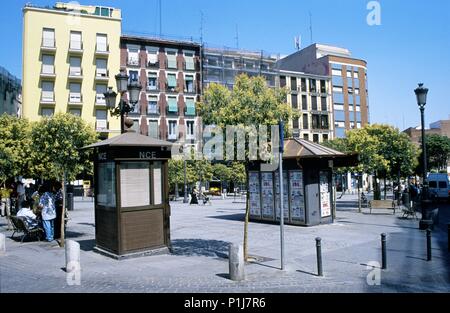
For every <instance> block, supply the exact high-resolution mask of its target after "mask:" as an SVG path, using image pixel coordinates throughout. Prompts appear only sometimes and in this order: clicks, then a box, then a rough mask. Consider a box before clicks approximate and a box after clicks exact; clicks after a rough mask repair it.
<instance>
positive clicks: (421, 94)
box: [414, 83, 430, 230]
mask: <svg viewBox="0 0 450 313" xmlns="http://www.w3.org/2000/svg"><path fill="white" fill-rule="evenodd" d="M414 92H415V94H416V97H417V105H418V106H419V109H420V117H421V127H422V157H423V161H422V162H423V172H422V177H423V188H422V205H421V206H422V219H421V220H420V224H419V227H420V229H422V230H423V229H427V228H428V227H429V225H430V221H428V220H427V219H426V218H427V208H428V205H429V204H430V200H429V199H428V177H427V172H428V170H427V147H426V141H425V105H426V104H427V95H428V88H424V87H423V84H422V83H420V84H419V87H418V88H417V89H415V90H414Z"/></svg>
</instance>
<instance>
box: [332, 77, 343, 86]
mask: <svg viewBox="0 0 450 313" xmlns="http://www.w3.org/2000/svg"><path fill="white" fill-rule="evenodd" d="M332 82H333V86H338V87H342V86H344V80H343V79H342V77H341V76H333V78H332Z"/></svg>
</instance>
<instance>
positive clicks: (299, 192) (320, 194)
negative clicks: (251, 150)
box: [249, 139, 358, 226]
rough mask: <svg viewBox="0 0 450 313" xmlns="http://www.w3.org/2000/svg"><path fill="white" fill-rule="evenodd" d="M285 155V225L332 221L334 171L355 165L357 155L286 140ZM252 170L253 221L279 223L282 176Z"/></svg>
mask: <svg viewBox="0 0 450 313" xmlns="http://www.w3.org/2000/svg"><path fill="white" fill-rule="evenodd" d="M284 151H285V152H284V155H283V176H284V177H283V191H284V195H283V197H284V201H283V204H284V206H283V208H284V219H285V223H286V224H291V225H300V226H315V225H320V224H328V223H332V222H333V216H334V215H335V214H334V212H333V208H334V196H333V189H334V188H333V186H332V182H333V168H338V167H348V166H355V165H357V164H358V155H356V154H351V155H347V154H344V153H341V152H339V151H336V150H333V149H330V148H327V147H324V146H322V145H319V144H315V143H312V142H310V141H307V140H303V139H288V140H286V141H285V149H284ZM260 165H261V163H258V162H255V163H252V164H251V165H250V169H249V192H250V220H252V221H266V222H276V221H279V220H280V199H281V198H280V186H279V181H280V180H279V173H278V171H275V172H264V171H261V166H260Z"/></svg>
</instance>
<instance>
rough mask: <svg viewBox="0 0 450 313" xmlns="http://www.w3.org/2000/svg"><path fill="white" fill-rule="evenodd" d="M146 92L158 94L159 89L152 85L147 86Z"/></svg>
mask: <svg viewBox="0 0 450 313" xmlns="http://www.w3.org/2000/svg"><path fill="white" fill-rule="evenodd" d="M146 89H147V91H149V92H159V88H158V86H154V85H147V88H146Z"/></svg>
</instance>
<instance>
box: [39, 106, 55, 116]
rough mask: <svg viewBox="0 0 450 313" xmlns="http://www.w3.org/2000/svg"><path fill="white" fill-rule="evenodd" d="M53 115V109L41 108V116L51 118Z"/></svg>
mask: <svg viewBox="0 0 450 313" xmlns="http://www.w3.org/2000/svg"><path fill="white" fill-rule="evenodd" d="M54 114H55V109H49V108H43V109H42V110H41V115H42V116H52V115H54Z"/></svg>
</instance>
